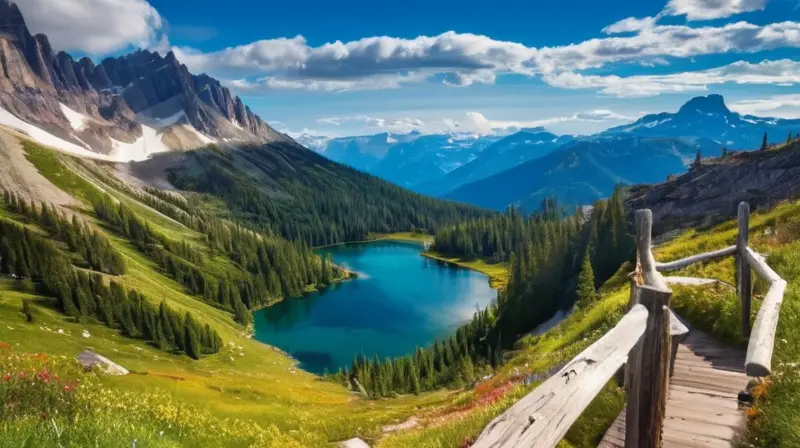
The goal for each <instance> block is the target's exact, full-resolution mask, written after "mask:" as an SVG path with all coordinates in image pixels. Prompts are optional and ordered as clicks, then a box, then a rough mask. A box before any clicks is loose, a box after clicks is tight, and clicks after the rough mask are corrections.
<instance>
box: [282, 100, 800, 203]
mask: <svg viewBox="0 0 800 448" xmlns="http://www.w3.org/2000/svg"><path fill="white" fill-rule="evenodd" d="M765 133H766V134H767V136H768V141H769V143H779V142H783V141H785V140H786V138H787V135H788V134H789V133H794V134H796V133H800V119H780V118H765V117H755V116H752V115H741V114H738V113H736V112H732V111H731V110H730V109H728V107H727V106H726V105H725V100H724V99H723V97H722V96H720V95H708V96H701V97H696V98H692V99H691V100H689V101H688V102H687V103H686V104H684V105H683V106H682V107H681V108H680V109H679V110H678V112H676V113H667V112H665V113H660V114H652V115H645V116H643V117H641V118H640V119H638V120H636V121H635V122H633V123H631V124H627V125H623V126H618V127H615V128H611V129H608V130H606V131H604V132H601V133H599V134H595V135H591V136H582V137H573V136H569V135H563V136H559V135H556V134H553V133H551V132H548V131H547V130H545V129H544V128H530V129H522V130H519V131H518V132H515V133H513V134H511V135H505V136H497V135H492V136H476V135H469V134H453V135H451V134H432V135H422V134H420V133H417V132H412V133H409V134H391V133H382V134H376V135H371V136H360V137H343V138H333V139H327V138H324V137H309V136H301V137H300V138H298V141H299V142H300V143H302V144H305V145H306V146H308V147H310V148H312V149H314V150H316V151H318V152H320V153H322V154H324V155H325V156H327V157H328V158H330V159H333V160H336V161H338V162H342V163H345V164H348V165H351V166H353V167H355V168H358V169H361V170H363V171H367V172H370V173H372V174H374V175H377V176H379V177H382V178H384V179H387V180H389V181H391V182H394V183H396V184H399V185H401V186H404V187H407V188H411V189H413V190H416V191H419V192H421V193H424V194H428V195H432V196H439V197H445V198H449V199H453V200H456V201H461V202H467V203H471V204H475V205H480V206H484V207H488V208H493V209H497V210H502V209H504V208H506V207H507V206H509V205H512V206H518V207H521V208H523V209H525V210H529V211H530V210H535V209H537V208H538V207H539V203H540V202H541V200H542V199H544V198H547V197H556V198H557V199H558V200H559V202H561V203H562V204H564V205H583V204H587V203H591V202H593V201H594V200H596V199H599V198H602V197H606V196H608V195H609V194H610V192H611V191H612V189H613V187H614V185H615V184H617V183H628V184H630V183H652V182H660V181H663V180H664V179H665V177H666V176H668V175H670V174H679V173H682V172H684V171H685V170H686V169H687V167H688V166H689V164H690V163H691V161H692V160H694V158H695V156H696V154H697V152H698V151H699V152H701V154H702V155H703V156H705V157H708V156H717V155H719V154H720V153H721V151H722V148H728V149H729V150H754V149H758V148H759V147H760V146H761V142H762V139H763V136H764V134H765Z"/></svg>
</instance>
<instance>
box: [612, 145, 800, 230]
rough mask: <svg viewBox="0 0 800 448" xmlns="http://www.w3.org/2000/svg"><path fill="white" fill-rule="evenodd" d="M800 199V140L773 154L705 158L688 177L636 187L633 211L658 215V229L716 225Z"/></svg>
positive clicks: (632, 194) (630, 202)
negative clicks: (742, 210)
mask: <svg viewBox="0 0 800 448" xmlns="http://www.w3.org/2000/svg"><path fill="white" fill-rule="evenodd" d="M798 196H800V139H795V140H794V141H793V142H792V143H790V144H782V145H780V146H779V147H775V148H772V149H770V150H768V151H755V152H740V153H736V154H733V155H730V156H727V157H720V158H713V159H706V160H703V161H702V163H701V164H700V165H699V166H698V167H696V168H694V169H692V170H691V171H689V172H688V173H686V174H684V175H682V176H679V177H676V178H674V179H672V180H670V181H667V182H664V183H662V184H657V185H640V186H635V187H632V188H631V192H630V197H629V199H628V201H627V204H626V206H627V207H626V208H627V209H628V210H631V211H633V210H637V209H641V208H649V209H651V210H652V211H653V223H654V224H653V226H654V227H653V231H654V232H655V233H660V232H662V231H664V229H673V228H686V227H696V226H704V225H713V224H716V223H718V222H721V221H724V220H727V219H730V218H733V217H735V216H736V210H737V207H738V205H739V203H740V202H742V201H745V202H748V203H750V207H751V209H752V210H755V209H758V208H768V207H771V206H773V205H775V204H776V203H778V202H781V201H784V200H788V199H791V198H796V197H798Z"/></svg>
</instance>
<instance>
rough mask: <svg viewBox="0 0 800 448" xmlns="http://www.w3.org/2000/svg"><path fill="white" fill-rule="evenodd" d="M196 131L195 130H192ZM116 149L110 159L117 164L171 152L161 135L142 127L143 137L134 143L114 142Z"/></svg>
mask: <svg viewBox="0 0 800 448" xmlns="http://www.w3.org/2000/svg"><path fill="white" fill-rule="evenodd" d="M192 129H194V128H192ZM111 141H112V142H113V144H114V149H112V150H111V154H109V157H110V158H111V159H113V160H114V161H117V162H131V161H133V162H138V161H142V160H147V158H148V157H150V156H151V155H153V154H156V153H159V152H167V151H170V148H169V147H168V146H167V145H165V144H164V142H163V141H162V140H161V134H160V133H159V132H158V131H157V130H156V129H154V128H152V127H150V126H146V125H142V136H141V137H139V138H138V139H137V140H136V141H135V142H133V143H125V142H120V141H117V140H114V139H113V138H112V139H111Z"/></svg>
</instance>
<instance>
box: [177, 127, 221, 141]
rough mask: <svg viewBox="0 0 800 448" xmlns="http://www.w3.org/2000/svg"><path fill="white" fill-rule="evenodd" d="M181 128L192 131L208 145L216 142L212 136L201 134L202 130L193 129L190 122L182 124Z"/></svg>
mask: <svg viewBox="0 0 800 448" xmlns="http://www.w3.org/2000/svg"><path fill="white" fill-rule="evenodd" d="M183 128H184V129H186V130H187V131H189V132H191V133H193V134H194V135H195V136H196V137H197V138H198V139H199V140H200V141H201V142H203V144H205V145H210V144H212V143H216V142H217V141H216V140H214V139H213V138H210V137H208V136H207V135H205V134H203V133H202V132H200V131H198V130H197V129H195V127H194V126H192V125H190V124H185V125H183Z"/></svg>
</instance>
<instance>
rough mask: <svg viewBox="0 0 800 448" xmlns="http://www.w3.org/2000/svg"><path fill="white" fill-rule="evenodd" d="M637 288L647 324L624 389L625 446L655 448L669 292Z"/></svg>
mask: <svg viewBox="0 0 800 448" xmlns="http://www.w3.org/2000/svg"><path fill="white" fill-rule="evenodd" d="M639 288H640V289H639V303H640V304H641V305H643V306H644V307H645V308H647V311H648V315H647V327H646V329H645V332H644V334H643V335H642V339H641V341H640V343H639V345H640V348H639V353H638V356H639V362H638V371H637V372H633V373H634V376H633V378H632V380H633V384H632V386H633V387H631V390H630V391H629V392H628V410H627V414H626V419H627V420H626V425H625V447H626V448H659V447H661V434H662V432H663V427H664V413H665V410H666V406H667V387H668V385H669V361H670V352H671V350H670V345H671V342H670V335H669V302H670V299H671V298H672V292H671V291H669V290H665V289H660V288H656V287H652V286H648V285H641V286H640V287H639ZM633 424H635V425H636V429H635V430H632V427H631V426H632V425H633Z"/></svg>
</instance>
